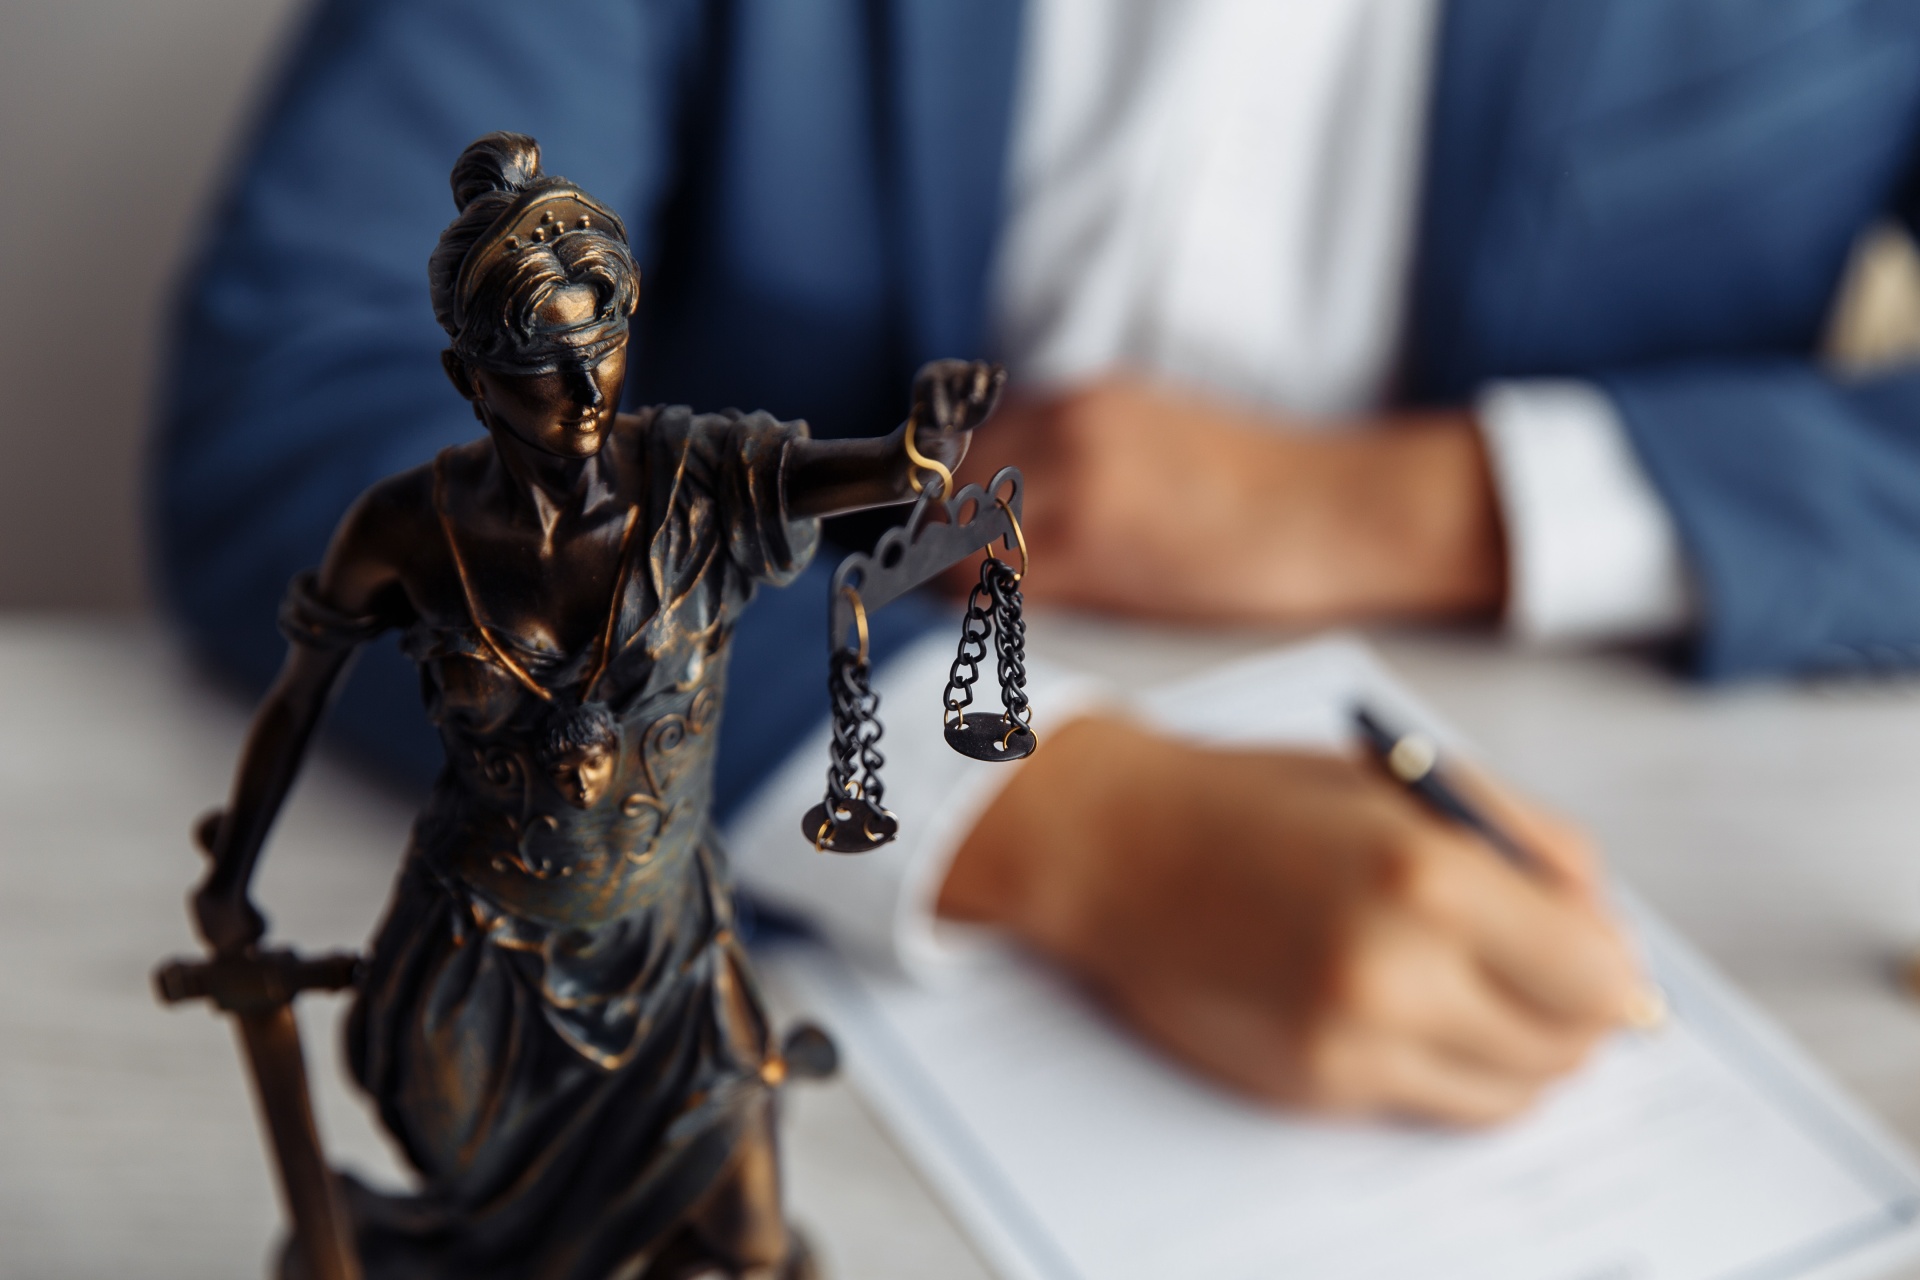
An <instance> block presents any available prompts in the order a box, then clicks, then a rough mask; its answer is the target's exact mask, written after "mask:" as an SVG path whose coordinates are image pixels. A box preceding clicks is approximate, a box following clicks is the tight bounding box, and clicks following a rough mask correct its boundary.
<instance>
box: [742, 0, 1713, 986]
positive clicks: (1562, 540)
mask: <svg viewBox="0 0 1920 1280" xmlns="http://www.w3.org/2000/svg"><path fill="white" fill-rule="evenodd" d="M1437 18H1438V3H1437V0H1028V9H1027V29H1026V40H1025V45H1024V57H1023V65H1022V68H1021V74H1020V84H1019V88H1018V97H1017V99H1016V102H1015V116H1014V135H1013V140H1012V146H1011V151H1010V158H1009V172H1008V183H1007V192H1008V206H1007V220H1006V224H1005V227H1004V229H1003V238H1002V242H1001V247H1000V252H999V260H998V262H997V264H996V271H995V279H994V322H995V327H996V337H997V343H998V346H999V348H1000V349H1001V350H1002V352H1003V353H1004V356H1005V359H1006V361H1007V363H1008V366H1009V368H1010V370H1011V372H1012V375H1013V379H1014V381H1015V383H1016V384H1020V385H1024V386H1026V387H1029V388H1051V389H1064V388H1070V387H1072V386H1075V385H1077V384H1081V383H1085V382H1088V381H1090V380H1093V379H1095V378H1098V377H1100V376H1102V375H1103V374H1106V373H1109V372H1112V371H1114V370H1117V369H1121V368H1125V369H1128V370H1131V371H1134V372H1137V373H1145V374H1147V375H1149V376H1152V377H1156V378H1158V379H1161V380H1163V381H1166V382H1169V383H1174V384H1179V385H1185V386H1189V387H1192V388H1195V389H1198V390H1201V391H1204V392H1206V393H1207V394H1209V395H1212V396H1215V397H1224V398H1228V399H1232V400H1235V401H1238V402H1240V403H1243V404H1246V405H1250V406H1253V407H1264V408H1268V409H1272V410H1274V411H1275V419H1276V421H1279V420H1281V419H1282V417H1284V420H1285V421H1286V423H1287V425H1288V426H1290V427H1293V428H1312V429H1326V430H1338V429H1340V428H1341V427H1342V425H1343V424H1344V423H1346V422H1350V421H1352V420H1354V419H1356V418H1358V417H1360V416H1361V415H1364V414H1367V413H1370V412H1373V411H1376V410H1379V409H1381V408H1383V407H1384V406H1385V401H1386V395H1387V392H1388V380H1389V377H1390V373H1391V370H1392V368H1393V366H1394V363H1395V360H1396V358H1397V357H1398V355H1399V350H1398V346H1397V343H1398V340H1399V338H1400V336H1401V329H1402V320H1403V316H1404V311H1405V306H1406V301H1407V287H1408V277H1409V265H1410V260H1411V256H1412V240H1413V226H1414V215H1415V210H1416V208H1417V205H1418V202H1419V198H1420V173H1421V162H1422V160H1423V154H1422V153H1423V142H1424V139H1425V124H1426V106H1427V98H1428V90H1429V86H1430V80H1431V76H1432V61H1433V49H1434V30H1435V23H1436V20H1437ZM1569 305H1575V300H1569ZM1478 410H1479V420H1480V423H1481V428H1482V431H1483V434H1484V437H1485V439H1486V442H1487V446H1488V452H1489V456H1490V457H1491V459H1492V463H1493V470H1494V476H1495V480H1496V484H1497V487H1498V491H1499V495H1500V501H1501V506H1502V511H1503V515H1504V517H1505V523H1506V530H1507V540H1508V546H1509V554H1510V560H1511V566H1512V567H1511V582H1510V599H1509V608H1508V618H1509V624H1510V626H1511V627H1512V628H1513V629H1514V630H1515V631H1517V632H1518V633H1520V634H1522V635H1523V636H1526V637H1528V638H1531V639H1535V640H1542V641H1556V640H1569V639H1579V640H1595V639H1624V638H1633V637H1644V636H1651V635H1658V634H1662V633H1666V632H1671V631H1674V630H1677V629H1678V628H1679V627H1680V626H1681V625H1682V624H1683V623H1684V622H1685V621H1686V619H1687V617H1688V611H1689V597H1688V592H1687V586H1686V574H1685V567H1684V563H1683V560H1682V557H1681V552H1680V546H1679V541H1678V537H1677V535H1676V533H1675V530H1674V526H1673V522H1672V520H1671V518H1670V517H1669V516H1668V514H1667V512H1666V510H1665V508H1664V507H1663V506H1662V504H1661V502H1660V500H1659V498H1658V496H1657V495H1656V494H1655V492H1654V491H1653V489H1652V486H1651V485H1650V484H1649V482H1648V480H1647V478H1646V476H1645V474H1644V472H1643V471H1642V469H1641V467H1640V464H1639V462H1638V460H1637V459H1636V457H1635V455H1634V453H1633V451H1632V448H1631V446H1630V445H1629V444H1628V442H1627V439H1626V435H1625V432H1624V430H1623V428H1622V426H1621V424H1620V421H1619V418H1618V415H1617V414H1616V412H1615V411H1614V409H1613V406H1612V405H1611V403H1610V402H1609V401H1608V400H1607V399H1606V397H1605V396H1604V395H1603V394H1601V393H1600V392H1599V391H1598V390H1596V389H1595V388H1593V387H1591V386H1590V385H1587V384H1584V383H1579V382H1564V381H1555V382H1516V383H1505V384H1497V385H1493V386H1489V387H1487V388H1484V389H1483V391H1482V394H1481V396H1480V397H1479V402H1478ZM956 631H957V628H956ZM955 643H956V637H955V636H943V635H936V636H930V637H928V638H927V639H925V640H923V641H922V642H920V643H919V644H917V645H915V646H913V647H912V648H911V649H910V650H909V651H908V652H906V653H905V654H903V655H901V656H900V657H897V658H896V659H894V661H892V662H891V663H889V664H887V666H886V667H885V668H883V669H882V670H881V671H879V672H877V673H876V676H875V680H874V687H875V689H876V691H878V692H879V693H880V695H881V708H882V714H883V718H884V719H885V722H886V724H887V734H888V736H887V740H886V743H887V745H886V750H887V755H888V765H887V768H886V770H885V773H886V778H887V783H888V786H889V788H890V789H889V790H888V792H887V803H888V807H889V808H891V809H893V810H894V811H896V812H898V813H899V814H900V815H901V838H900V840H899V842H898V844H897V845H895V846H893V847H891V848H889V849H888V850H886V851H884V852H881V853H878V854H872V855H867V856H865V857H862V858H839V857H836V856H834V855H815V854H813V853H812V851H811V850H810V849H809V848H808V845H807V842H806V841H805V839H804V838H803V837H802V835H801V833H800V829H799V815H800V814H801V813H802V812H804V811H805V810H806V809H807V808H808V807H810V806H811V805H812V804H814V803H816V802H817V801H818V800H819V797H820V794H821V792H822V791H823V790H824V785H825V781H824V780H825V768H826V760H827V737H826V731H825V729H824V728H823V729H822V730H821V731H820V732H819V733H817V734H816V735H814V738H813V739H812V740H810V741H808V742H807V743H805V744H804V745H803V746H802V747H801V748H799V749H798V750H797V751H796V753H795V754H794V756H793V757H792V758H791V759H789V760H788V761H787V763H786V764H785V766H783V768H782V769H781V770H780V771H779V773H778V774H777V775H776V777H774V778H773V779H771V780H770V781H769V782H768V783H767V784H766V785H765V786H763V787H762V788H761V789H760V791H759V792H758V793H757V794H756V796H755V798H754V799H753V801H751V802H750V803H749V805H748V806H747V807H746V809H745V810H744V811H743V812H742V813H741V814H740V815H739V817H738V818H737V819H736V820H735V821H734V822H733V824H732V825H731V829H730V832H729V836H730V842H731V844H732V847H733V849H734V856H735V859H736V862H737V865H738V866H739V867H740V870H741V872H742V874H743V876H744V877H745V878H746V880H747V882H748V883H749V884H750V885H751V886H752V888H753V889H754V891H755V892H756V893H759V894H762V895H764V896H765V897H767V898H768V899H770V900H771V901H774V902H775V903H778V904H780V905H783V906H786V907H789V908H796V909H799V910H801V911H804V912H805V913H806V914H808V915H809V916H810V917H811V918H812V919H814V920H815V921H816V923H818V924H819V925H820V926H821V927H822V928H823V929H824V930H825V931H826V932H827V933H828V934H829V935H831V936H833V937H835V938H836V939H837V940H838V941H840V942H841V943H842V944H843V945H846V946H848V947H850V948H851V949H853V950H855V951H857V952H859V953H862V954H864V955H866V956H867V957H868V958H870V959H874V960H878V961H882V962H892V963H894V964H897V965H903V966H905V967H906V968H908V969H911V970H916V971H919V972H923V973H924V972H929V971H931V969H932V967H933V966H934V965H935V964H936V963H937V961H938V960H939V958H940V957H941V956H942V955H943V954H945V953H944V951H943V948H942V946H941V944H940V943H939V942H938V940H937V930H936V929H935V927H934V924H933V921H932V912H931V905H932V900H933V897H934V895H935V894H936V893H937V891H938V888H939V885H940V883H941V882H942V880H943V879H944V876H945V873H946V868H947V865H948V860H949V859H950V858H951V856H952V853H953V851H954V849H955V848H956V847H957V846H958V844H959V842H960V841H961V840H962V839H963V838H964V837H965V835H966V833H967V831H968V830H969V829H971V827H972V825H973V822H974V821H975V819H976V818H977V817H978V815H979V814H980V813H981V812H982V811H984V809H985V807H986V806H987V805H988V804H990V803H991V801H992V799H993V797H994V795H995V794H997V792H998V788H999V787H1000V786H1002V785H1004V784H1005V782H1006V780H1007V778H1008V777H1009V776H1011V774H1012V772H1013V771H1014V769H1016V768H1017V767H1018V766H1010V765H989V764H976V763H974V762H971V761H967V760H964V759H962V758H961V757H959V756H957V755H955V754H954V753H953V752H952V751H951V750H949V749H948V748H947V747H946V745H945V743H944V741H943V740H942V739H941V735H940V732H939V711H938V708H939V690H940V688H941V687H942V685H943V684H944V682H945V679H946V674H947V667H948V664H949V663H951V661H952V660H953V650H954V645H955ZM1031 676H1032V686H1031V687H1032V691H1033V694H1034V697H1035V707H1034V710H1035V717H1034V722H1035V725H1036V727H1037V728H1038V729H1039V731H1040V733H1041V734H1042V735H1043V736H1044V735H1045V733H1046V732H1047V729H1048V727H1049V726H1051V725H1058V724H1060V723H1062V721H1063V720H1064V719H1066V718H1069V717H1070V716H1071V715H1072V714H1074V713H1075V712H1076V711H1078V710H1080V709H1082V708H1084V707H1086V706H1088V705H1090V704H1092V703H1094V702H1097V701H1098V700H1099V699H1100V698H1101V697H1102V696H1103V695H1102V693H1101V691H1100V690H1099V689H1098V688H1097V686H1095V685H1094V684H1093V683H1092V682H1090V681H1088V680H1087V679H1085V678H1084V677H1079V676H1076V675H1074V674H1073V673H1071V672H1064V671H1058V670H1051V669H1045V668H1041V667H1036V668H1035V669H1034V670H1033V671H1032V672H1031Z"/></svg>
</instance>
